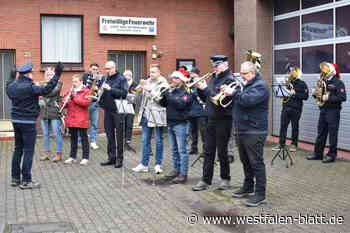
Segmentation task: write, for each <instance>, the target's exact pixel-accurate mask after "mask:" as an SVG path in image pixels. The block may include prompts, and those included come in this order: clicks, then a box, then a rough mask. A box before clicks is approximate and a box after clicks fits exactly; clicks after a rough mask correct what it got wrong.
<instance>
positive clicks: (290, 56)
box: [274, 48, 300, 74]
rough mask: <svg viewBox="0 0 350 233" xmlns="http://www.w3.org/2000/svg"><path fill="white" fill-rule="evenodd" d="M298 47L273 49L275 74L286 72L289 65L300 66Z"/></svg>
mask: <svg viewBox="0 0 350 233" xmlns="http://www.w3.org/2000/svg"><path fill="white" fill-rule="evenodd" d="M299 57H300V49H299V48H296V49H281V50H275V66H274V67H275V74H286V73H287V71H288V69H289V67H291V66H298V67H300V59H299Z"/></svg>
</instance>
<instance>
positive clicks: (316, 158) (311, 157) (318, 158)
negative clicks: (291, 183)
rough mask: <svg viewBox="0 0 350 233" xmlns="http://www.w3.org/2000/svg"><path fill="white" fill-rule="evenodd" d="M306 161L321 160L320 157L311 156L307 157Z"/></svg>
mask: <svg viewBox="0 0 350 233" xmlns="http://www.w3.org/2000/svg"><path fill="white" fill-rule="evenodd" d="M306 159H307V160H322V157H321V156H319V155H315V154H312V155H309V156H307V157H306Z"/></svg>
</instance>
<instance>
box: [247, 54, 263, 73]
mask: <svg viewBox="0 0 350 233" xmlns="http://www.w3.org/2000/svg"><path fill="white" fill-rule="evenodd" d="M246 56H247V58H246V61H250V62H252V63H253V64H254V65H255V66H256V68H257V69H258V70H260V69H261V66H262V55H261V54H260V53H258V52H255V51H253V50H252V49H249V50H248V51H247V52H246Z"/></svg>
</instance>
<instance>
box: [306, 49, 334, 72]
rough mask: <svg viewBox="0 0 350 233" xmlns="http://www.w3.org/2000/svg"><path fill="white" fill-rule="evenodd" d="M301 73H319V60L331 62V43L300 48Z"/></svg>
mask: <svg viewBox="0 0 350 233" xmlns="http://www.w3.org/2000/svg"><path fill="white" fill-rule="evenodd" d="M302 58H303V73H305V74H314V73H319V72H320V68H319V65H320V63H321V62H324V61H325V62H330V63H333V45H323V46H313V47H306V48H302Z"/></svg>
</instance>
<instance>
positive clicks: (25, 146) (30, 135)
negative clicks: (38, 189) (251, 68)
mask: <svg viewBox="0 0 350 233" xmlns="http://www.w3.org/2000/svg"><path fill="white" fill-rule="evenodd" d="M12 125H13V129H14V131H15V150H14V152H13V156H12V169H11V173H12V178H13V179H15V180H18V181H20V180H21V173H22V180H23V181H24V182H30V181H32V166H33V156H34V150H35V141H36V128H35V124H24V123H12ZM21 165H22V167H21Z"/></svg>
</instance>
